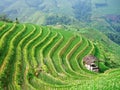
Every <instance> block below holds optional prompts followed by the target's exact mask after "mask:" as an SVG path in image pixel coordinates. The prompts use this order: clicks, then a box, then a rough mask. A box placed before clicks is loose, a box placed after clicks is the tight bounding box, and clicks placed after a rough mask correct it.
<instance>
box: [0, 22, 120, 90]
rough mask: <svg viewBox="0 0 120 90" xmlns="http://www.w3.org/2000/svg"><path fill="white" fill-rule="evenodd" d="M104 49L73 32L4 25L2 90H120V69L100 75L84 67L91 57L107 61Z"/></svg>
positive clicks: (0, 44)
mask: <svg viewBox="0 0 120 90" xmlns="http://www.w3.org/2000/svg"><path fill="white" fill-rule="evenodd" d="M96 48H97V49H96ZM102 50H104V49H102V48H100V47H99V45H97V44H95V43H94V42H92V41H91V40H89V39H86V38H85V37H84V36H82V35H80V34H78V33H76V32H73V31H65V30H62V29H53V28H52V27H46V26H36V25H33V24H16V23H5V22H0V89H7V90H38V89H39V90H68V89H69V90H70V89H72V90H74V89H83V90H93V89H105V90H106V89H109V90H112V89H120V87H119V85H120V83H119V80H120V75H119V73H120V70H119V68H117V69H111V70H108V71H106V72H104V73H96V72H92V71H89V70H87V69H86V68H85V66H84V64H83V59H84V57H85V56H89V55H93V56H95V57H96V58H97V59H104V60H106V58H105V57H104V53H103V52H102ZM101 56H102V57H101ZM98 63H100V62H98ZM100 65H102V66H101V68H100V69H101V70H102V69H104V63H103V64H100ZM91 82H92V83H91Z"/></svg>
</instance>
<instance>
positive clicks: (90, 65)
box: [83, 55, 99, 72]
mask: <svg viewBox="0 0 120 90" xmlns="http://www.w3.org/2000/svg"><path fill="white" fill-rule="evenodd" d="M95 61H97V58H96V57H95V56H93V55H88V56H85V57H84V59H83V63H84V65H85V67H86V68H87V69H88V70H90V71H94V72H99V68H98V66H97V65H96V64H95Z"/></svg>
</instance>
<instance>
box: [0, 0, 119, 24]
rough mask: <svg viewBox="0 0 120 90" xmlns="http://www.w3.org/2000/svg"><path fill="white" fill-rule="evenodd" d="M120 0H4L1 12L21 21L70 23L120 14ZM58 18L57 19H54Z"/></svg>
mask: <svg viewBox="0 0 120 90" xmlns="http://www.w3.org/2000/svg"><path fill="white" fill-rule="evenodd" d="M119 3H120V1H119V0H74V1H73V0H4V1H2V2H1V3H0V12H1V13H5V14H7V15H8V16H9V17H11V18H12V19H15V18H16V17H18V18H19V20H20V21H21V22H29V23H36V24H56V23H64V24H70V23H73V21H75V20H81V21H89V20H91V19H92V20H93V19H97V18H100V17H101V16H106V15H109V14H110V15H111V14H112V15H119V14H120V7H119ZM53 18H55V19H56V18H58V19H57V21H55V20H54V21H52V20H53ZM51 19H52V20H51Z"/></svg>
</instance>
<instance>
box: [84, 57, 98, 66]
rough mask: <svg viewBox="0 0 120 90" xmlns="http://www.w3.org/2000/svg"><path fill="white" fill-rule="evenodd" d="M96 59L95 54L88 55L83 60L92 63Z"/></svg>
mask: <svg viewBox="0 0 120 90" xmlns="http://www.w3.org/2000/svg"><path fill="white" fill-rule="evenodd" d="M95 61H96V57H95V56H93V55H88V56H85V57H84V58H83V62H85V64H88V65H91V63H94V62H95Z"/></svg>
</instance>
